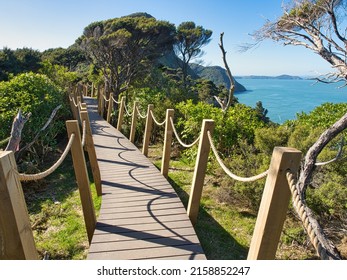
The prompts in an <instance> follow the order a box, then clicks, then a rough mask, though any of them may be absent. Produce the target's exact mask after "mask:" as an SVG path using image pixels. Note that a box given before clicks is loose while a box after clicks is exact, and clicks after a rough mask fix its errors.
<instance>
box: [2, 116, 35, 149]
mask: <svg viewBox="0 0 347 280" xmlns="http://www.w3.org/2000/svg"><path fill="white" fill-rule="evenodd" d="M30 116H31V113H28V114H27V115H23V114H22V110H21V109H19V111H18V114H17V115H16V117H15V118H14V120H13V123H12V129H11V136H10V140H9V142H8V144H7V147H6V149H5V151H13V152H16V151H18V150H19V143H20V140H21V139H22V130H23V128H24V124H25V123H26V122H27V121H28V119H29V118H30Z"/></svg>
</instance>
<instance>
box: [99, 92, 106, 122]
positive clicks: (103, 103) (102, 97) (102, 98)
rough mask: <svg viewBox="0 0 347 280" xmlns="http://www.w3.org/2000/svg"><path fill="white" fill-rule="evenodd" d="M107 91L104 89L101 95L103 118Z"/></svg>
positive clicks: (101, 113) (101, 114)
mask: <svg viewBox="0 0 347 280" xmlns="http://www.w3.org/2000/svg"><path fill="white" fill-rule="evenodd" d="M105 93H106V91H105V90H104V91H103V92H102V93H101V95H100V98H101V100H100V116H101V117H102V118H103V117H104V112H105Z"/></svg>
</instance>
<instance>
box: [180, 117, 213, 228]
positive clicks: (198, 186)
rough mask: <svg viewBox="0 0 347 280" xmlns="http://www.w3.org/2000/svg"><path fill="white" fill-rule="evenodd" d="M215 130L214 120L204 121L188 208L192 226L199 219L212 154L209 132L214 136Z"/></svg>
mask: <svg viewBox="0 0 347 280" xmlns="http://www.w3.org/2000/svg"><path fill="white" fill-rule="evenodd" d="M213 130H214V121H213V120H206V119H205V120H204V121H203V123H202V128H201V134H200V141H199V148H198V155H197V158H196V163H195V169H194V175H193V182H192V187H191V190H190V196H189V202H188V207H187V214H188V217H189V218H190V220H191V222H192V224H193V225H194V224H195V223H196V221H197V218H198V213H199V207H200V199H201V195H202V189H203V186H204V180H205V173H206V168H207V162H208V155H209V153H210V148H211V145H210V141H209V140H208V136H207V132H208V131H209V132H210V133H211V135H212V133H213Z"/></svg>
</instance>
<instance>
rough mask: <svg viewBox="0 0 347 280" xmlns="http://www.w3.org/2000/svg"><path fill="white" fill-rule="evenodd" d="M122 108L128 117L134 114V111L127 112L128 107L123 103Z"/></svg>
mask: <svg viewBox="0 0 347 280" xmlns="http://www.w3.org/2000/svg"><path fill="white" fill-rule="evenodd" d="M124 110H125V114H126V115H127V116H128V117H132V115H133V114H134V112H131V114H130V113H129V111H128V108H127V106H126V105H124Z"/></svg>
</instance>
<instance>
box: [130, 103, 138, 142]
mask: <svg viewBox="0 0 347 280" xmlns="http://www.w3.org/2000/svg"><path fill="white" fill-rule="evenodd" d="M138 104H139V102H138V101H134V106H133V116H132V118H131V129H130V136H129V140H130V142H131V143H134V141H135V132H136V124H137V106H138Z"/></svg>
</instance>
